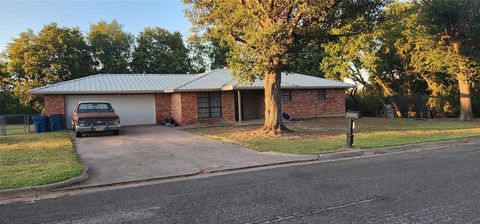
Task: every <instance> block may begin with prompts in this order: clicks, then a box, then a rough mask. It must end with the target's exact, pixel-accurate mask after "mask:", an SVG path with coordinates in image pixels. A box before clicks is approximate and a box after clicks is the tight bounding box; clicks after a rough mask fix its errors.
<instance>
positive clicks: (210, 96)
mask: <svg viewBox="0 0 480 224" xmlns="http://www.w3.org/2000/svg"><path fill="white" fill-rule="evenodd" d="M197 101H198V118H215V117H221V116H222V99H221V93H198V94H197Z"/></svg>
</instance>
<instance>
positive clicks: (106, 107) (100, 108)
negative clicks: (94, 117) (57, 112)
mask: <svg viewBox="0 0 480 224" xmlns="http://www.w3.org/2000/svg"><path fill="white" fill-rule="evenodd" d="M112 111H113V110H112V106H111V105H110V104H109V103H81V104H79V105H78V110H77V112H78V113H89V112H112Z"/></svg>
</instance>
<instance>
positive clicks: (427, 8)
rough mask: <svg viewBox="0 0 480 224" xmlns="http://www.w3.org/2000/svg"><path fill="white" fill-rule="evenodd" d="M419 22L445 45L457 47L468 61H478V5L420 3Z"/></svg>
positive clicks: (438, 0) (448, 0) (441, 0)
mask: <svg viewBox="0 0 480 224" xmlns="http://www.w3.org/2000/svg"><path fill="white" fill-rule="evenodd" d="M421 3H422V4H421V10H420V21H421V22H422V23H423V24H425V26H426V27H427V28H428V29H427V30H428V32H429V34H431V35H433V36H435V37H436V38H438V39H439V40H441V41H443V42H444V43H445V44H446V45H451V44H453V43H455V42H458V43H460V45H461V49H460V50H461V52H462V54H463V55H466V56H467V57H477V59H478V57H480V52H479V51H478V49H479V47H480V1H478V0H463V1H452V0H423V1H421Z"/></svg>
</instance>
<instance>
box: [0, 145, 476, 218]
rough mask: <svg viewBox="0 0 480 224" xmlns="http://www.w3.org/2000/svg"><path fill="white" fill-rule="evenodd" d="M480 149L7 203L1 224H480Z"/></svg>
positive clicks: (461, 148)
mask: <svg viewBox="0 0 480 224" xmlns="http://www.w3.org/2000/svg"><path fill="white" fill-rule="evenodd" d="M479 149H480V146H478V145H475V144H465V145H461V146H454V147H452V148H450V149H438V150H426V151H420V152H409V153H402V154H396V155H382V156H376V157H369V158H361V159H352V160H343V161H335V162H324V163H315V164H308V165H298V166H289V167H280V168H275V169H267V170H257V171H251V172H242V173H234V174H228V175H220V176H213V177H208V178H198V179H189V180H184V181H177V182H170V183H161V184H154V185H147V186H140V187H135V188H125V189H115V190H108V191H102V192H95V193H88V194H81V195H75V196H69V197H64V198H57V199H47V200H41V201H38V202H34V203H28V204H25V203H20V204H9V205H0V213H1V216H0V223H40V222H47V223H118V222H126V223H271V222H274V223H352V222H353V223H412V222H413V223H419V222H422V223H455V222H456V223H478V222H480V212H479V211H480V150H479Z"/></svg>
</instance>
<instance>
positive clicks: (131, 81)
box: [30, 74, 193, 94]
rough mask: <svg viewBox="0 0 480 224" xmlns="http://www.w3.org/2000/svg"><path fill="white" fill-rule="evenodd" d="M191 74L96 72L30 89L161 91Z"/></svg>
mask: <svg viewBox="0 0 480 224" xmlns="http://www.w3.org/2000/svg"><path fill="white" fill-rule="evenodd" d="M192 76H193V75H188V74H98V75H91V76H87V77H83V78H79V79H73V80H69V81H65V82H59V83H55V84H51V85H47V86H42V87H39V88H35V89H32V90H31V91H30V92H31V93H32V94H116V93H161V92H163V90H164V89H166V88H168V87H171V86H174V85H176V84H177V83H180V82H182V81H183V80H185V79H188V78H189V77H192Z"/></svg>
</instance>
